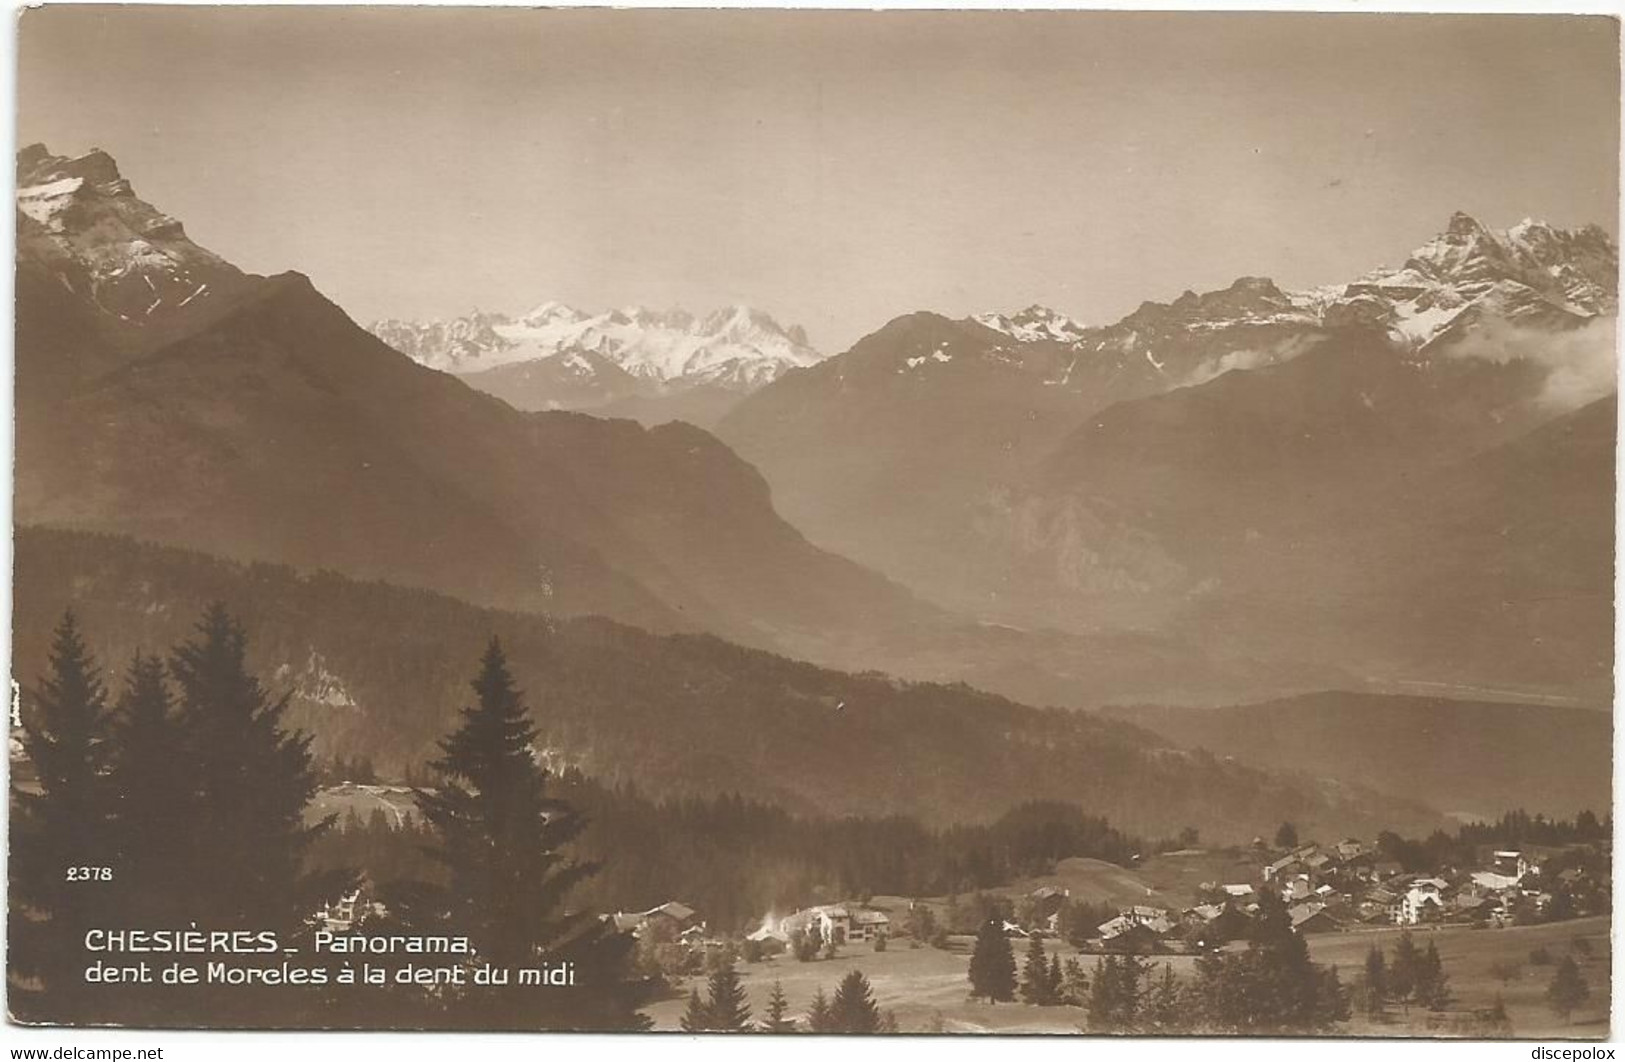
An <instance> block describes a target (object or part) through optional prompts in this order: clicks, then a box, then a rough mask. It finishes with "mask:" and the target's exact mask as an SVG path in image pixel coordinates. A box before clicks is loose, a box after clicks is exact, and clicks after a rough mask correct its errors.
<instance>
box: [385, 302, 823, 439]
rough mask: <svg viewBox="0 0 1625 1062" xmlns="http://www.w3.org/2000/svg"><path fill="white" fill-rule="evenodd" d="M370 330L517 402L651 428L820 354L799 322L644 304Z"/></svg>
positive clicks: (702, 413) (739, 310)
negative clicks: (783, 322) (612, 417)
mask: <svg viewBox="0 0 1625 1062" xmlns="http://www.w3.org/2000/svg"><path fill="white" fill-rule="evenodd" d="M368 329H369V330H370V331H371V332H372V333H373V334H374V335H376V336H377V337H378V338H379V339H382V340H383V341H384V342H386V343H388V344H389V345H390V346H392V347H394V348H395V349H396V350H399V351H401V352H402V353H404V354H406V355H407V356H409V357H410V358H412V359H413V360H414V361H416V362H418V363H419V364H420V365H426V366H428V367H429V368H432V369H439V370H441V371H443V372H449V373H452V374H454V375H457V376H459V377H461V378H462V379H463V380H464V381H466V382H467V383H468V384H469V386H471V387H474V388H477V389H478V390H481V391H484V392H486V393H487V394H492V395H495V396H497V397H498V398H501V399H502V400H503V401H505V402H507V403H508V404H509V405H511V406H513V407H514V408H516V409H524V410H544V409H573V410H591V411H594V412H600V413H603V414H605V415H620V416H630V417H632V418H633V419H637V420H641V421H643V422H645V423H648V424H651V425H652V424H654V423H658V422H660V421H663V420H669V419H684V420H688V421H690V422H691V423H698V424H701V425H702V426H704V425H705V424H708V423H709V422H710V421H712V420H714V419H716V417H717V416H719V415H720V414H721V412H722V411H723V410H725V409H726V408H727V407H728V406H729V405H731V403H732V402H733V401H735V400H737V398H738V397H739V396H740V395H743V394H748V393H749V392H751V391H754V390H756V389H758V388H760V387H762V386H764V385H765V384H768V383H771V382H772V381H773V380H775V379H777V378H778V377H779V376H781V375H783V374H784V373H785V372H787V371H789V370H790V369H795V368H803V367H805V366H808V365H812V364H814V363H816V362H817V361H818V360H819V357H820V355H819V354H818V352H817V351H815V350H814V349H813V348H812V347H811V346H810V345H808V342H807V334H806V332H804V331H803V330H802V329H801V328H800V326H791V327H789V328H786V327H784V326H783V325H780V324H779V323H778V322H777V321H775V320H774V319H773V318H772V317H771V316H769V315H768V314H765V313H763V312H761V311H759V310H753V309H751V308H750V307H747V306H729V307H725V308H723V309H720V310H716V311H714V312H712V313H709V314H706V315H704V316H703V317H696V316H694V315H693V314H690V313H688V312H686V311H684V310H667V311H656V310H649V309H646V308H644V307H641V306H630V307H626V308H624V309H618V310H610V311H607V312H604V313H597V314H589V313H584V312H582V311H581V310H577V309H574V308H572V307H569V306H565V305H563V304H561V303H558V302H545V303H542V304H541V305H539V306H537V307H536V308H534V309H532V310H530V311H529V312H527V313H523V314H519V315H514V316H509V315H504V314H489V313H480V312H475V313H472V314H470V315H468V316H466V317H458V318H453V319H451V320H447V321H438V320H437V321H426V322H417V321H400V320H393V319H386V320H381V321H375V322H373V323H372V324H371V325H369V326H368Z"/></svg>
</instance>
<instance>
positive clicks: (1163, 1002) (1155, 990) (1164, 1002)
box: [1144, 963, 1184, 1033]
mask: <svg viewBox="0 0 1625 1062" xmlns="http://www.w3.org/2000/svg"><path fill="white" fill-rule="evenodd" d="M1182 1004H1183V1000H1182V999H1181V998H1180V991H1179V981H1178V980H1177V979H1176V978H1175V977H1174V968H1173V966H1172V965H1170V964H1168V963H1163V965H1162V977H1161V978H1159V979H1158V980H1157V983H1156V984H1154V985H1152V986H1151V989H1150V991H1149V993H1148V994H1147V999H1146V1005H1145V1015H1144V1020H1145V1021H1146V1022H1147V1023H1148V1024H1149V1025H1150V1027H1151V1029H1152V1030H1154V1031H1156V1032H1163V1033H1166V1032H1173V1031H1175V1030H1177V1029H1179V1028H1181V1027H1182V1026H1183V1025H1184V1008H1183V1005H1182Z"/></svg>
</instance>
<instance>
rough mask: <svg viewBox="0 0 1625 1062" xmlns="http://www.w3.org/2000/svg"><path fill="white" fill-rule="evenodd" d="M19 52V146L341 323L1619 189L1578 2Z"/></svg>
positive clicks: (1040, 273)
mask: <svg viewBox="0 0 1625 1062" xmlns="http://www.w3.org/2000/svg"><path fill="white" fill-rule="evenodd" d="M19 77H20V82H21V84H20V99H21V113H20V116H19V123H18V142H19V144H27V143H30V142H32V141H36V140H42V141H44V142H46V143H47V144H48V145H49V146H50V148H51V149H52V150H53V151H55V152H57V153H59V154H78V153H80V152H82V151H85V150H87V149H88V148H90V147H92V146H100V147H103V148H106V149H107V150H108V151H110V152H111V153H112V154H113V155H114V156H115V157H116V158H117V159H118V160H119V163H120V166H121V168H122V169H123V171H124V175H125V176H126V177H128V178H129V179H130V180H131V182H132V183H133V184H134V186H135V189H136V192H137V194H139V195H141V196H142V197H143V198H145V199H147V200H149V201H151V202H152V203H154V204H155V205H156V206H158V207H160V208H161V209H164V210H166V211H168V212H170V213H172V214H174V215H176V216H177V217H179V218H181V219H182V220H183V221H184V222H185V223H186V226H187V229H188V231H189V232H190V234H191V235H192V236H193V238H195V239H196V240H197V241H198V242H200V243H202V244H204V245H205V246H207V247H209V248H211V249H213V250H215V251H217V252H219V253H221V254H223V255H225V256H226V257H227V258H229V259H231V260H232V261H234V262H235V263H237V264H238V265H240V266H242V267H244V268H247V269H250V270H253V271H256V272H279V271H282V270H285V269H298V270H300V271H302V272H305V273H308V274H310V275H311V276H312V278H313V279H314V280H315V281H316V283H317V285H318V286H319V287H321V288H322V289H323V290H324V291H325V292H327V293H328V294H329V295H330V296H332V297H333V298H334V299H335V300H336V301H338V302H339V303H340V304H341V305H343V306H344V307H345V308H346V309H347V310H349V311H350V312H351V314H352V315H353V316H355V317H357V318H358V319H360V320H362V321H366V320H369V319H371V318H373V317H377V316H385V315H388V316H405V317H421V316H430V315H435V316H438V315H447V314H454V313H461V312H466V311H467V310H469V309H471V308H473V307H476V306H478V307H480V308H484V309H494V310H522V309H525V308H528V307H529V306H531V305H533V304H535V303H539V302H542V301H544V300H547V299H559V300H562V301H565V302H569V303H572V304H575V305H578V306H581V307H583V308H586V309H602V308H607V307H609V306H615V305H624V304H629V303H641V304H646V305H653V306H657V307H663V306H669V305H682V306H685V307H688V308H690V309H694V310H703V309H707V308H710V307H713V306H717V305H721V304H725V303H732V302H746V303H750V304H753V305H759V306H761V307H763V308H765V309H767V310H769V311H771V312H772V313H774V314H775V315H777V316H779V317H780V318H781V319H782V320H784V321H785V322H786V323H792V322H800V323H802V324H805V325H806V326H807V328H808V330H809V331H810V332H811V334H812V337H813V339H814V341H815V342H816V343H818V344H819V345H821V346H824V347H826V348H828V349H841V348H844V347H845V346H846V345H848V344H849V343H850V342H851V341H852V340H853V339H855V338H857V337H858V336H859V335H862V334H863V333H865V332H868V331H871V330H872V329H874V328H876V327H878V326H879V325H881V324H882V323H884V322H885V321H886V320H888V319H889V318H891V317H894V316H896V315H897V314H900V313H905V312H908V311H911V310H915V309H936V310H940V311H943V312H947V313H951V314H955V315H958V314H965V313H970V312H975V311H980V310H984V309H1016V308H1019V307H1021V306H1025V305H1027V304H1028V303H1032V302H1043V303H1047V304H1049V305H1053V306H1055V307H1057V308H1058V309H1061V310H1065V311H1067V312H1068V313H1071V314H1073V315H1074V316H1076V317H1079V318H1080V319H1083V320H1084V321H1086V322H1090V323H1095V322H1105V321H1109V320H1114V319H1116V318H1117V317H1119V316H1121V315H1122V314H1124V313H1126V312H1128V311H1129V310H1132V309H1133V308H1134V307H1135V306H1136V305H1138V304H1139V302H1140V301H1141V300H1143V299H1158V300H1167V299H1170V298H1172V297H1174V296H1177V295H1178V294H1179V293H1180V291H1181V290H1183V289H1185V288H1195V289H1197V290H1203V289H1206V288H1213V287H1220V286H1223V285H1226V284H1228V283H1229V282H1230V281H1231V280H1232V279H1233V278H1235V277H1236V276H1238V275H1241V274H1264V275H1268V276H1272V277H1274V278H1275V279H1276V280H1277V281H1278V282H1280V283H1281V284H1282V285H1284V286H1301V285H1312V284H1320V283H1327V282H1331V281H1336V280H1344V279H1348V278H1349V277H1351V276H1352V275H1354V274H1356V273H1359V272H1363V271H1364V270H1366V269H1368V268H1370V267H1373V266H1375V265H1378V264H1382V263H1396V262H1397V261H1399V260H1401V259H1402V258H1403V257H1404V254H1405V252H1406V251H1407V250H1409V249H1410V248H1411V247H1413V246H1415V245H1416V244H1418V243H1420V242H1422V241H1423V240H1425V239H1427V238H1428V237H1429V236H1431V235H1432V234H1433V233H1435V232H1437V231H1438V230H1439V229H1441V228H1442V227H1443V225H1444V223H1445V221H1446V219H1447V218H1448V217H1449V215H1450V213H1451V212H1452V211H1454V210H1458V209H1460V210H1466V211H1469V212H1471V213H1474V214H1475V215H1477V216H1478V217H1480V219H1481V220H1483V221H1484V222H1485V223H1486V224H1490V225H1493V226H1505V225H1509V224H1511V223H1513V222H1516V221H1517V220H1519V219H1520V218H1522V217H1523V216H1525V215H1533V216H1536V217H1545V218H1547V219H1549V220H1551V221H1552V222H1554V223H1558V224H1563V225H1578V224H1582V223H1585V222H1588V221H1595V222H1598V223H1600V224H1602V225H1604V226H1605V227H1606V228H1608V229H1609V230H1610V231H1611V232H1612V231H1615V230H1616V224H1615V221H1616V217H1617V213H1618V207H1617V189H1618V158H1619V144H1618V128H1619V112H1618V104H1619V95H1618V91H1619V90H1618V86H1619V75H1618V53H1617V30H1616V26H1615V24H1614V23H1613V22H1612V21H1611V20H1608V19H1604V18H1586V19H1582V18H1575V17H1486V16H1462V17H1434V16H1381V17H1368V16H1359V15H1342V16H1339V15H1329V16H1316V15H1291V14H1270V15H1205V14H1120V13H1079V12H1068V13H1036V14H1011V13H953V14H941V13H900V14H898V13H894V14H869V13H863V12H826V13H807V12H794V13H785V12H745V11H731V12H723V13H714V12H706V11H692V12H653V11H634V12H612V11H563V12H560V11H551V12H549V11H528V10H518V9H510V10H495V9H473V8H462V9H441V10H430V9H416V10H414V9H400V8H396V9H371V10H368V9H327V10H321V9H304V10H296V9H288V8H282V9H274V8H273V9H267V8H259V9H244V8H236V9H232V8H186V9H176V8H170V9H149V10H139V9H137V10H129V9H125V10H120V9H116V8H101V7H57V8H48V9H44V10H34V11H30V12H28V13H27V14H26V15H25V16H24V18H23V22H22V41H21V54H20V57H19Z"/></svg>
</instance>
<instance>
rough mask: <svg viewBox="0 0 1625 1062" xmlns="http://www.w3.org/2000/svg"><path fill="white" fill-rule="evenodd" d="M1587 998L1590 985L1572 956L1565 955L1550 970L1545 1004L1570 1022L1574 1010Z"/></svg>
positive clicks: (1589, 992) (1589, 996)
mask: <svg viewBox="0 0 1625 1062" xmlns="http://www.w3.org/2000/svg"><path fill="white" fill-rule="evenodd" d="M1589 998H1591V986H1590V985H1588V984H1586V980H1585V977H1584V976H1582V975H1581V973H1580V967H1579V966H1578V965H1576V964H1575V962H1574V958H1573V956H1568V955H1565V956H1564V957H1563V961H1562V962H1560V963H1558V964H1557V969H1556V970H1554V971H1552V981H1551V984H1549V985H1547V986H1546V1004H1547V1006H1549V1007H1551V1008H1552V1012H1553V1013H1555V1014H1559V1015H1561V1016H1562V1018H1563V1020H1564V1021H1565V1022H1570V1021H1573V1020H1574V1012H1575V1010H1576V1009H1577V1008H1578V1007H1579V1006H1580V1005H1581V1004H1582V1003H1584V1002H1585V1001H1586V1000H1587V999H1589Z"/></svg>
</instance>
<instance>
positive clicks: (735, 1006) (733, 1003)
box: [705, 961, 750, 1032]
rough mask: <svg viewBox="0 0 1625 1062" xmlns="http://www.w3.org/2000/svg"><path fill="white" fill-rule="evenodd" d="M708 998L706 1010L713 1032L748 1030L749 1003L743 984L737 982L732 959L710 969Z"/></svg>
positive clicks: (737, 978)
mask: <svg viewBox="0 0 1625 1062" xmlns="http://www.w3.org/2000/svg"><path fill="white" fill-rule="evenodd" d="M709 987H710V999H709V1000H708V1001H707V1004H706V1008H705V1009H706V1011H707V1013H708V1014H709V1015H710V1019H711V1022H710V1028H711V1031H713V1032H748V1031H749V1030H750V1003H749V1000H748V997H747V996H746V995H745V986H744V985H742V984H740V983H739V971H738V970H736V969H734V964H733V962H732V961H728V962H724V963H722V964H721V965H719V966H718V967H717V968H716V969H715V970H713V971H711V977H710V985H709Z"/></svg>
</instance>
